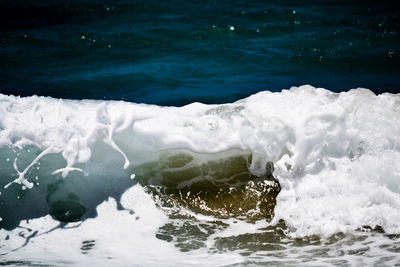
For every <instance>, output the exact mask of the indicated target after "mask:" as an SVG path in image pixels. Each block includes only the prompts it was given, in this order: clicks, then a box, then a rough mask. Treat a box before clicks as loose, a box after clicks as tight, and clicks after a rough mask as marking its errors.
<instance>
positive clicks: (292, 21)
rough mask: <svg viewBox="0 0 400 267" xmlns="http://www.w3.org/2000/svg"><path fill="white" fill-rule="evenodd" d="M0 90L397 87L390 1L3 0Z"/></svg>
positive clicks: (149, 92)
mask: <svg viewBox="0 0 400 267" xmlns="http://www.w3.org/2000/svg"><path fill="white" fill-rule="evenodd" d="M4 3H5V4H4V5H3V6H2V8H1V11H0V25H1V26H0V30H1V34H0V58H1V62H2V67H1V68H0V92H1V93H3V94H13V95H21V96H28V95H32V94H37V95H44V96H53V97H61V98H72V99H82V98H90V99H93V98H95V99H114V100H121V99H124V100H127V101H132V102H137V103H154V104H161V105H183V104H188V103H191V102H195V101H200V102H205V103H226V102H231V101H234V100H238V99H240V98H243V97H245V96H248V95H250V94H253V93H255V92H257V91H262V90H269V91H280V90H281V89H283V88H290V87H291V86H298V85H303V84H311V85H313V86H315V87H323V88H327V89H330V90H332V91H344V90H346V91H347V90H349V89H351V88H357V87H364V88H369V89H371V90H373V91H374V92H376V93H382V92H397V91H398V90H399V82H400V79H399V75H398V73H399V70H400V57H399V53H400V51H399V46H400V45H399V43H400V42H399V41H400V39H399V30H400V28H399V19H400V18H399V16H400V14H399V10H400V6H399V4H398V3H396V2H394V1H388V2H384V3H382V2H376V3H375V2H374V1H324V2H323V3H321V2H319V1H302V2H301V3H300V2H298V1H285V3H281V2H280V1H268V2H265V1H236V2H235V3H232V2H231V1H169V2H165V1H149V2H147V1H119V2H113V1H101V2H99V1H68V2H65V1H35V2H32V1H5V2H4Z"/></svg>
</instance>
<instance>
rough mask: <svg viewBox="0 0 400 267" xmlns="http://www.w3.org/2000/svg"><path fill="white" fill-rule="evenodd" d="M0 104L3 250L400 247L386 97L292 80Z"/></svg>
mask: <svg viewBox="0 0 400 267" xmlns="http://www.w3.org/2000/svg"><path fill="white" fill-rule="evenodd" d="M0 103H1V104H0V108H1V114H3V116H2V118H1V121H0V123H1V124H0V126H1V129H2V130H1V132H0V145H1V147H2V149H1V158H2V160H1V161H0V172H1V177H2V180H1V182H2V189H1V196H0V197H1V213H0V216H1V218H2V221H1V226H2V228H3V229H2V230H1V232H0V233H1V239H2V240H3V241H2V244H1V249H2V258H3V259H4V260H5V261H6V262H8V263H10V264H13V263H17V262H18V261H23V264H61V265H64V264H69V263H70V264H82V263H85V262H88V263H99V264H105V265H108V264H110V263H111V262H112V261H115V262H116V264H122V265H124V264H129V263H134V264H139V265H142V264H160V265H161V264H171V265H175V264H185V265H187V264H194V265H198V264H204V265H207V264H216V265H227V264H228V265H229V264H236V263H241V264H242V263H246V264H247V263H248V264H253V263H254V264H257V263H266V264H272V263H273V264H279V262H282V263H285V264H289V265H290V264H293V265H297V264H299V263H301V262H303V263H307V264H317V265H320V264H327V263H337V264H343V265H346V264H371V263H375V264H380V263H385V264H388V265H390V264H394V263H398V262H399V260H400V258H399V256H398V255H399V254H398V252H399V238H398V236H397V234H398V233H399V232H400V179H399V178H400V165H399V164H398V162H399V160H400V123H399V120H398V118H399V117H400V97H399V96H398V95H395V94H388V93H386V94H382V95H379V96H376V95H375V94H374V93H372V92H371V91H370V90H367V89H354V90H351V91H349V92H344V93H340V94H338V93H332V92H330V91H328V90H326V89H322V88H314V87H311V86H302V87H293V88H291V89H290V90H283V91H282V92H280V93H271V92H268V91H265V92H260V93H257V94H255V95H252V96H250V97H248V98H245V99H242V100H239V101H237V102H234V103H232V104H222V105H205V104H200V103H193V104H190V105H187V106H184V107H180V108H177V107H161V106H153V105H144V104H133V103H128V102H122V101H107V102H104V101H93V100H83V101H77V100H62V99H54V98H48V97H36V96H34V97H26V98H20V97H14V96H6V95H2V96H1V98H0ZM44 251H45V252H44Z"/></svg>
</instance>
